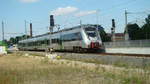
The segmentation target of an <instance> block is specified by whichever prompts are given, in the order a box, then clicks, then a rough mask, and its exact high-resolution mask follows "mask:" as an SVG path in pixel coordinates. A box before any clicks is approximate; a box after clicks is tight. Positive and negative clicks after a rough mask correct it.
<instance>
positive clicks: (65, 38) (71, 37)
mask: <svg viewBox="0 0 150 84" xmlns="http://www.w3.org/2000/svg"><path fill="white" fill-rule="evenodd" d="M62 40H63V41H75V40H82V37H81V34H80V33H79V32H78V33H72V34H65V35H63V36H62Z"/></svg>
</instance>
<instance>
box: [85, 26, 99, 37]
mask: <svg viewBox="0 0 150 84" xmlns="http://www.w3.org/2000/svg"><path fill="white" fill-rule="evenodd" d="M85 32H86V34H87V35H88V36H89V37H96V28H93V27H87V28H85Z"/></svg>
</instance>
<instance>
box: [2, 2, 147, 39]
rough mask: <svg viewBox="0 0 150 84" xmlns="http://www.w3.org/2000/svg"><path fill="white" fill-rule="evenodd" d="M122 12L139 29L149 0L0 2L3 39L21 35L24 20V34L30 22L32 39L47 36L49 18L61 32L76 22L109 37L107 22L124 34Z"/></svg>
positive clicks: (123, 16) (109, 26)
mask: <svg viewBox="0 0 150 84" xmlns="http://www.w3.org/2000/svg"><path fill="white" fill-rule="evenodd" d="M125 10H127V12H129V14H128V22H129V23H131V22H132V23H134V22H137V23H138V24H139V25H142V24H143V23H144V18H146V17H147V15H148V14H150V0H0V21H3V22H4V30H5V39H9V38H10V37H15V36H19V35H23V34H25V20H26V28H27V33H28V34H29V23H31V22H32V24H33V35H34V36H35V35H39V34H44V33H47V32H48V31H49V30H48V27H49V16H50V15H51V14H53V15H54V18H55V24H57V25H60V28H61V29H64V28H69V27H73V26H76V25H79V24H80V22H81V23H82V24H97V23H98V24H100V25H102V26H103V27H104V29H105V31H106V32H107V33H110V32H111V31H110V29H111V20H112V19H115V22H116V32H124V27H125V15H124V12H125ZM1 28H2V27H1V26H0V40H2V29H1ZM54 30H55V31H56V30H57V28H55V29H54Z"/></svg>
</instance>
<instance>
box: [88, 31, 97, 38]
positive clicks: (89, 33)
mask: <svg viewBox="0 0 150 84" xmlns="http://www.w3.org/2000/svg"><path fill="white" fill-rule="evenodd" d="M87 35H88V36H90V37H96V33H95V32H87Z"/></svg>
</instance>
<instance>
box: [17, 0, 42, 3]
mask: <svg viewBox="0 0 150 84" xmlns="http://www.w3.org/2000/svg"><path fill="white" fill-rule="evenodd" d="M20 1H21V2H23V3H34V2H38V1H39V0H20Z"/></svg>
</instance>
